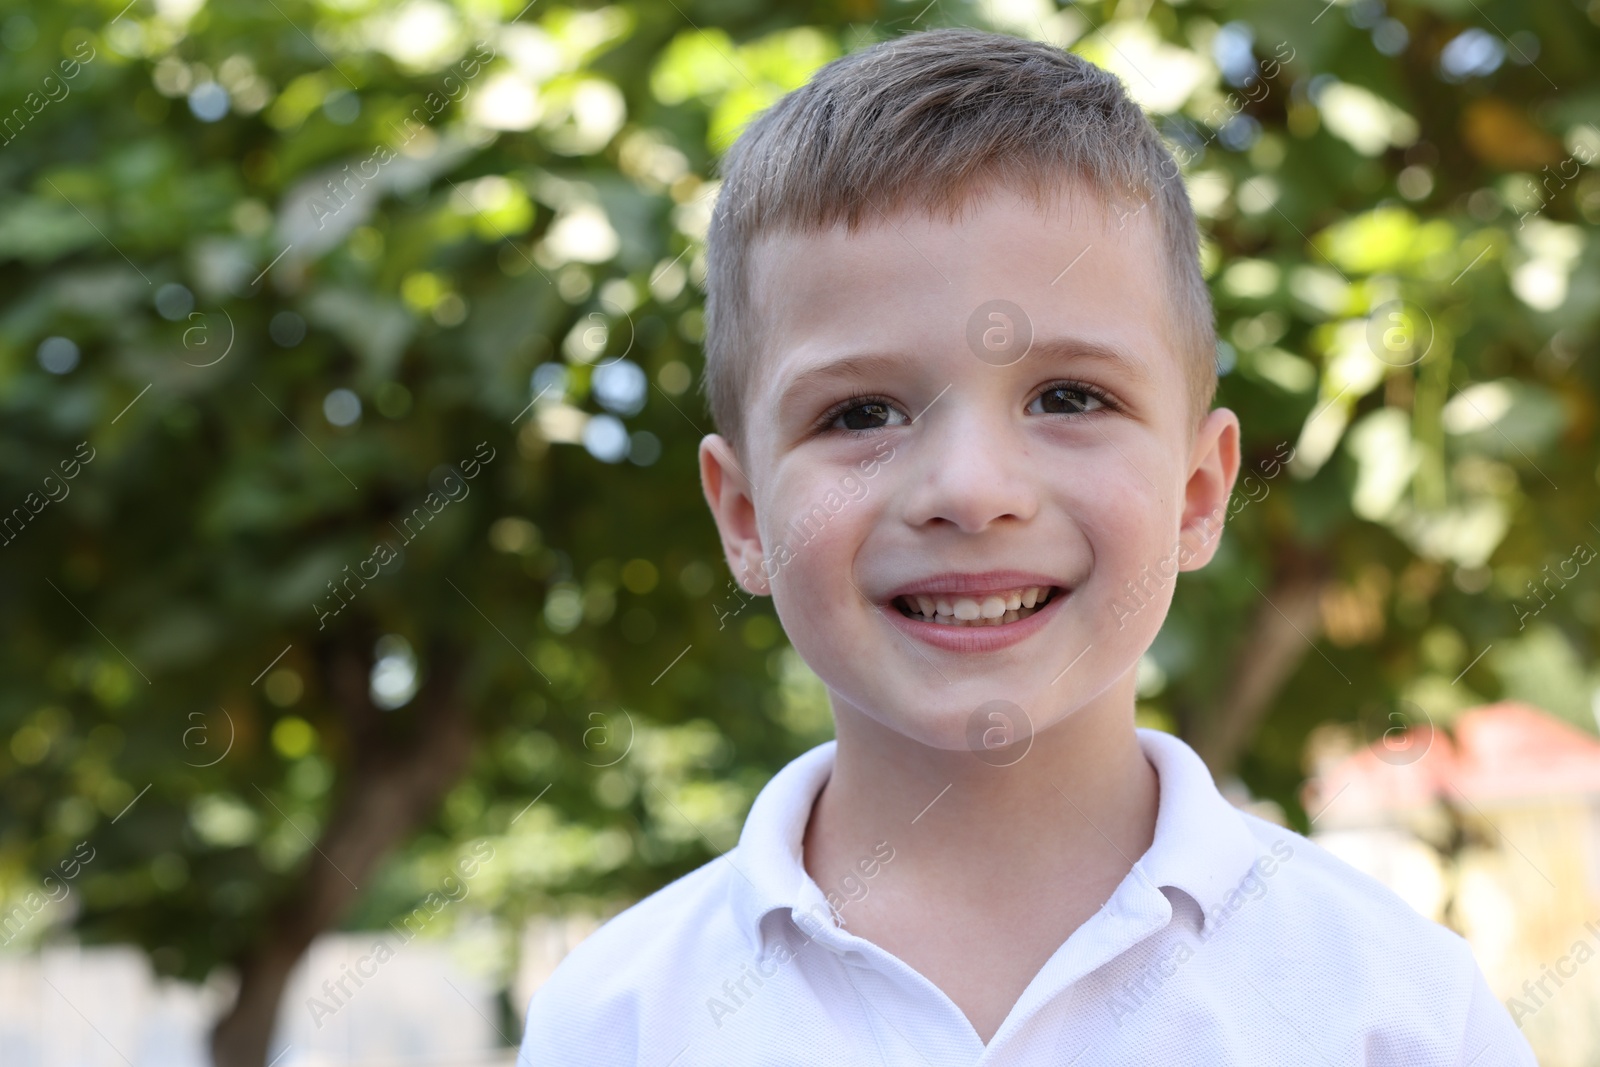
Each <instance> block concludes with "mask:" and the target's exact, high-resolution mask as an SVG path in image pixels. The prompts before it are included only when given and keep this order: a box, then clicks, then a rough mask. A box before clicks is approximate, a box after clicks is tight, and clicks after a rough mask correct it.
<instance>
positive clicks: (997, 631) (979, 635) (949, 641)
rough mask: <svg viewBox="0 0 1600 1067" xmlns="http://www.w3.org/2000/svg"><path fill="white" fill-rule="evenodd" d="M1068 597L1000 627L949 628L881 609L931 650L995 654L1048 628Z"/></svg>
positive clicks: (891, 608) (1063, 592)
mask: <svg viewBox="0 0 1600 1067" xmlns="http://www.w3.org/2000/svg"><path fill="white" fill-rule="evenodd" d="M1070 595H1071V592H1070V591H1068V590H1061V591H1059V592H1057V593H1056V594H1055V595H1054V596H1052V597H1051V598H1050V601H1049V603H1047V604H1045V606H1044V607H1042V608H1040V609H1039V610H1038V611H1036V612H1034V613H1033V614H1032V615H1029V616H1028V617H1027V618H1026V619H1018V620H1017V621H1016V622H1006V623H1001V624H1000V625H999V626H951V625H949V624H947V623H938V622H923V621H922V620H920V619H911V618H907V617H906V616H905V615H903V614H901V612H900V609H899V608H897V607H895V606H894V604H892V603H891V604H888V605H886V606H885V607H884V608H883V613H884V614H885V615H887V616H888V617H889V621H890V622H891V623H893V624H894V625H895V626H897V627H899V628H900V629H901V630H902V631H903V632H905V633H906V634H907V635H909V636H910V637H914V638H916V639H917V640H919V641H925V642H927V643H928V644H930V645H932V646H933V647H934V648H939V649H943V650H944V651H946V652H997V651H999V650H1000V649H1002V648H1010V647H1011V646H1012V645H1014V644H1017V643H1018V642H1019V641H1026V640H1027V639H1028V638H1030V637H1032V636H1033V635H1034V634H1036V633H1038V632H1039V631H1040V630H1042V629H1043V628H1044V627H1045V626H1047V625H1049V622H1050V619H1051V618H1052V617H1053V616H1054V615H1055V610H1056V607H1057V605H1059V604H1060V603H1061V602H1062V601H1064V600H1066V599H1067V597H1068V596H1070Z"/></svg>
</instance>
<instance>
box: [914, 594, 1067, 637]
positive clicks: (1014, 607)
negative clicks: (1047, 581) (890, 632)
mask: <svg viewBox="0 0 1600 1067" xmlns="http://www.w3.org/2000/svg"><path fill="white" fill-rule="evenodd" d="M1062 591H1063V590H1062V589H1061V587H1060V586H1054V585H1035V586H1025V587H1022V588H1018V589H1011V590H1007V591H1006V592H1003V593H992V594H989V595H987V596H982V597H973V596H951V595H949V594H937V593H926V594H925V593H916V594H912V595H910V596H897V597H895V598H894V600H893V601H891V603H892V604H894V606H895V607H896V608H897V609H899V611H900V614H902V615H904V616H905V617H906V618H908V619H916V620H918V621H919V622H932V623H938V624H939V625H941V626H969V627H971V626H1004V625H1006V624H1007V623H1012V622H1020V621H1021V620H1023V619H1026V618H1027V617H1028V616H1029V615H1032V614H1034V613H1036V612H1038V611H1040V610H1041V609H1043V608H1044V606H1045V605H1046V604H1048V603H1050V602H1051V600H1053V599H1054V598H1055V596H1056V594H1058V593H1060V592H1062Z"/></svg>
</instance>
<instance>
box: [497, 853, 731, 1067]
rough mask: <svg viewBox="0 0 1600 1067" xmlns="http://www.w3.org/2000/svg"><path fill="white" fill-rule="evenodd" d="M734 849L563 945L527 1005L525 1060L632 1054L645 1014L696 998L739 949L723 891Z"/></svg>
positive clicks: (660, 1015)
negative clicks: (575, 943)
mask: <svg viewBox="0 0 1600 1067" xmlns="http://www.w3.org/2000/svg"><path fill="white" fill-rule="evenodd" d="M737 852H738V850H737V849H735V850H734V851H733V852H732V853H730V854H729V855H728V856H725V857H720V858H718V859H715V860H712V861H711V862H710V863H707V864H705V865H704V866H702V867H699V868H696V869H695V870H693V871H691V872H689V873H688V874H686V875H684V876H683V877H682V878H679V879H678V880H677V881H675V882H672V883H670V884H669V885H667V886H665V887H663V888H661V889H659V890H657V891H656V892H655V893H652V894H651V895H650V896H648V897H646V898H644V899H643V900H641V901H639V902H638V903H636V904H634V905H633V906H632V907H629V908H628V909H626V910H625V911H622V912H620V913H619V914H617V915H616V916H614V917H613V918H611V919H609V920H607V921H606V922H605V923H604V924H603V925H602V926H601V927H600V928H599V929H597V930H595V931H594V933H592V934H590V935H589V936H588V937H587V938H585V939H584V940H583V941H582V942H581V943H580V944H579V945H578V946H577V947H576V948H574V949H573V950H572V951H571V952H570V953H568V955H567V956H566V957H565V958H564V959H563V960H562V961H561V963H560V964H559V965H557V967H556V969H555V971H554V972H553V973H552V974H551V975H550V977H549V979H547V980H546V981H545V983H544V984H543V985H541V986H540V987H539V988H538V990H536V991H535V993H534V994H533V998H532V1001H531V1002H530V1004H529V1006H528V1015H527V1026H526V1028H525V1030H524V1037H523V1045H522V1049H523V1052H524V1053H525V1054H526V1059H527V1060H528V1061H529V1062H531V1063H533V1064H535V1065H538V1067H544V1065H546V1064H550V1065H556V1064H561V1065H565V1064H568V1063H571V1064H579V1063H596V1062H606V1063H612V1062H633V1061H634V1060H635V1059H636V1058H637V1056H638V1054H639V1052H640V1050H641V1048H640V1040H639V1039H640V1033H641V1031H643V1030H646V1029H653V1027H652V1026H651V1025H650V1023H651V1021H652V1020H654V1019H670V1018H671V1017H672V1016H673V1015H680V1016H683V1015H686V1014H687V1013H688V1011H690V1010H691V1009H692V1006H693V1005H694V1004H695V1003H696V999H695V998H696V997H698V998H700V999H701V1000H703V999H704V998H705V997H706V996H707V995H708V994H707V992H706V989H707V987H708V985H711V986H714V985H715V982H713V981H711V980H710V979H711V976H712V975H714V974H720V972H721V970H726V969H727V965H728V964H727V961H729V960H735V961H736V960H738V959H739V958H741V955H747V954H748V953H746V952H744V947H745V941H746V938H745V936H744V934H743V933H742V932H741V931H740V930H739V929H738V927H737V924H736V923H735V922H734V918H733V913H732V911H731V909H730V907H729V900H728V890H729V879H730V878H736V877H738V875H737V873H735V870H734V867H733V866H732V865H731V864H733V863H737ZM733 966H734V969H735V970H736V969H737V963H734V964H733ZM717 980H718V981H720V979H717Z"/></svg>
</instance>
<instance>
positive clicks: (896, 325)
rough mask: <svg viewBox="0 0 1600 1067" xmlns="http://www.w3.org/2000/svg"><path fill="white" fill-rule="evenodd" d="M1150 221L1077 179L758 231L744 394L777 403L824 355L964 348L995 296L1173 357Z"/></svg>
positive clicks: (1066, 329) (1049, 320)
mask: <svg viewBox="0 0 1600 1067" xmlns="http://www.w3.org/2000/svg"><path fill="white" fill-rule="evenodd" d="M1154 216H1155V213H1154V211H1153V210H1151V209H1149V208H1145V209H1144V210H1140V207H1139V205H1138V204H1137V203H1132V204H1118V203H1116V202H1113V201H1110V200H1108V199H1106V198H1104V197H1101V196H1099V195H1097V194H1095V193H1094V192H1093V191H1090V190H1085V189H1081V188H1078V189H1065V190H1062V191H1061V192H1060V193H1058V194H1056V195H1055V196H1054V197H1053V198H1051V199H1050V200H1048V201H1047V202H1046V203H1044V204H1039V203H1036V202H1034V201H1033V200H1031V199H1030V198H1028V197H1025V196H1023V195H1021V194H1019V193H1014V192H1010V191H1009V190H999V191H997V192H996V194H995V195H992V196H985V197H981V198H974V199H973V200H971V201H970V202H968V203H965V204H963V205H961V210H960V212H959V213H958V214H957V215H956V216H955V217H954V218H949V217H946V216H944V215H939V214H933V215H930V214H929V213H927V212H923V211H901V212H899V213H897V214H895V215H886V216H880V217H879V220H878V221H877V222H874V223H868V224H866V225H863V226H862V227H861V228H859V229H857V230H855V231H853V232H852V231H848V230H847V229H846V228H845V227H844V226H843V225H842V224H841V225H839V226H835V227H832V228H830V229H826V230H820V231H813V232H807V233H794V232H778V233H770V234H766V235H763V236H762V237H761V238H760V239H758V240H757V241H755V242H753V244H752V247H751V253H750V260H749V264H750V273H749V279H750V286H749V297H750V306H751V310H752V313H753V317H754V320H755V323H754V324H755V327H756V328H755V330H754V332H753V335H752V336H753V337H754V338H756V339H757V348H758V349H759V351H758V352H757V353H752V355H754V356H755V358H756V359H757V360H758V367H757V368H756V369H755V373H754V374H753V375H752V378H751V379H750V381H751V382H752V388H751V390H750V393H751V396H750V399H752V400H753V399H755V398H756V397H757V396H759V395H761V394H762V393H763V392H766V394H767V399H768V400H773V399H776V397H777V394H778V392H781V390H782V388H783V384H784V381H786V380H787V379H790V378H792V377H794V376H795V375H796V374H801V373H805V372H806V370H807V369H808V367H809V365H810V364H813V363H815V362H817V361H818V360H819V359H821V358H823V354H824V353H826V352H830V351H837V350H840V349H858V350H861V351H866V350H873V351H885V350H895V349H900V348H904V347H905V346H917V347H919V348H923V347H926V346H929V345H934V346H941V347H942V346H945V345H949V346H962V345H965V344H966V340H967V334H968V332H969V328H970V326H971V317H972V315H974V314H978V315H980V316H981V315H982V309H983V308H985V307H987V306H988V305H990V304H992V303H995V302H1002V303H1007V304H1011V305H1013V306H1014V307H1015V308H1016V309H1017V310H1020V311H1021V313H1022V314H1023V315H1024V316H1025V317H1026V318H1028V319H1029V320H1030V321H1029V323H1028V325H1029V326H1031V327H1033V328H1035V329H1036V330H1041V331H1051V332H1053V333H1056V334H1064V335H1066V336H1088V337H1089V338H1090V339H1095V338H1099V339H1101V340H1105V341H1109V342H1116V341H1120V342H1122V344H1123V345H1124V346H1125V347H1129V348H1133V349H1137V350H1138V351H1139V352H1140V353H1141V354H1142V355H1145V357H1146V359H1147V360H1154V361H1159V359H1160V357H1159V356H1158V355H1157V353H1155V352H1152V351H1150V349H1152V348H1161V349H1165V350H1166V358H1170V359H1172V360H1174V361H1175V360H1176V358H1177V350H1176V349H1175V347H1174V346H1173V344H1172V330H1171V322H1170V319H1171V315H1170V309H1169V307H1168V306H1167V296H1166V293H1167V289H1168V286H1167V284H1166V281H1165V279H1166V271H1165V269H1164V264H1163V262H1162V256H1163V253H1162V246H1161V241H1160V239H1159V233H1158V229H1157V226H1156V224H1155V217H1154ZM1153 369H1156V370H1164V369H1166V368H1164V367H1156V368H1153ZM1171 369H1172V370H1177V369H1178V368H1177V367H1176V365H1174V366H1173V367H1172V368H1171ZM1163 377H1165V375H1163ZM1176 377H1178V378H1180V379H1181V377H1182V375H1176Z"/></svg>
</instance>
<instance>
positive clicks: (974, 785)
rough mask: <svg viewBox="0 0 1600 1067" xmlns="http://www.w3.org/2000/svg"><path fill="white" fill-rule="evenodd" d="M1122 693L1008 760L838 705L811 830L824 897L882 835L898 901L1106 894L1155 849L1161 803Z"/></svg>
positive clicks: (809, 851)
mask: <svg viewBox="0 0 1600 1067" xmlns="http://www.w3.org/2000/svg"><path fill="white" fill-rule="evenodd" d="M1123 688H1124V687H1123V686H1121V685H1118V686H1114V687H1113V688H1112V690H1108V691H1107V692H1106V693H1103V694H1101V696H1100V698H1098V699H1097V700H1095V701H1091V702H1090V703H1089V704H1086V705H1084V706H1083V707H1081V708H1079V709H1078V710H1076V711H1075V712H1073V713H1072V715H1071V716H1069V717H1068V718H1067V719H1066V720H1064V721H1063V722H1060V723H1057V724H1055V725H1053V726H1051V727H1050V728H1049V729H1047V730H1045V731H1043V732H1042V733H1039V734H1038V735H1036V736H1035V737H1034V738H1033V744H1032V747H1031V748H1030V749H1028V750H1027V754H1026V755H1025V756H1024V757H1023V758H1021V759H1020V760H1018V761H1017V762H1016V763H1014V764H1012V765H1011V766H1006V767H995V766H991V765H989V764H986V763H985V762H983V761H982V760H980V759H978V758H977V756H976V755H974V754H973V753H972V752H969V751H967V750H966V749H961V750H958V751H949V750H944V749H936V748H931V747H929V746H926V745H923V744H920V743H918V742H915V741H912V740H910V739H908V738H906V737H904V736H903V735H901V734H898V733H896V732H894V731H893V730H890V729H889V728H887V727H885V726H884V725H883V724H881V723H879V722H877V721H876V720H874V719H872V718H871V717H870V716H868V715H866V714H864V713H862V712H860V711H859V710H858V709H855V708H852V707H849V706H847V705H844V704H843V703H842V702H839V701H835V708H834V712H835V721H836V723H837V734H838V739H839V740H838V748H837V755H836V762H835V765H834V769H833V773H832V775H831V776H830V778H829V780H828V782H827V784H826V785H825V786H824V788H823V790H822V792H821V794H820V795H819V796H818V798H817V801H816V803H815V805H814V806H813V809H812V814H811V819H810V822H809V823H808V825H807V827H806V834H805V847H804V860H805V866H806V870H807V872H808V873H809V874H810V875H811V877H812V878H813V880H815V881H816V882H817V884H818V885H819V886H820V887H821V888H822V889H823V891H824V892H828V891H829V890H830V889H833V888H834V887H836V886H838V885H840V884H841V881H842V879H844V878H845V877H846V876H849V875H850V874H852V872H853V871H854V869H855V867H856V864H857V861H858V860H859V859H861V858H862V857H867V856H871V855H873V851H874V848H875V847H876V846H878V845H879V843H880V842H886V843H887V845H888V847H889V848H892V849H893V850H894V854H895V861H894V864H893V873H892V874H889V875H888V877H890V878H892V879H893V881H894V882H895V883H896V884H897V886H898V888H899V892H897V893H896V894H895V895H896V896H899V895H900V894H901V893H907V892H910V893H914V894H915V895H917V896H919V897H922V898H923V899H926V900H929V901H930V902H932V903H935V904H937V902H939V901H948V902H970V901H974V900H980V899H984V898H985V897H987V898H988V899H991V900H993V899H994V897H995V895H996V894H998V895H999V896H1000V897H1001V898H1003V899H1005V898H1009V899H1015V900H1018V901H1029V900H1038V899H1041V898H1040V896H1039V895H1040V894H1043V895H1044V897H1045V898H1046V899H1048V898H1049V897H1050V896H1052V895H1054V896H1059V895H1061V894H1063V893H1067V894H1072V893H1081V894H1085V895H1089V896H1093V895H1095V894H1098V893H1101V892H1102V891H1103V892H1104V894H1105V895H1109V892H1110V890H1111V889H1114V888H1115V886H1116V884H1117V883H1118V882H1120V881H1121V879H1122V877H1123V876H1124V875H1126V874H1127V872H1128V870H1129V868H1130V867H1131V866H1132V865H1133V863H1134V861H1136V860H1137V859H1138V858H1139V857H1140V856H1141V855H1143V854H1144V852H1145V851H1146V850H1147V849H1148V848H1149V847H1150V842H1151V840H1152V839H1153V838H1154V834H1155V819H1156V808H1157V800H1158V783H1157V778H1156V773H1155V769H1154V768H1153V767H1151V766H1150V764H1149V762H1148V761H1147V760H1146V759H1145V757H1144V753H1143V752H1142V751H1141V749H1140V748H1139V744H1138V738H1137V736H1136V735H1135V733H1134V730H1133V725H1132V719H1133V694H1132V692H1131V690H1130V691H1129V692H1127V693H1122V692H1120V690H1122V689H1123ZM855 877H856V878H859V875H856V876H855ZM845 884H847V885H848V884H850V883H845ZM1104 899H1105V896H1101V897H1100V899H1099V900H1095V901H1094V902H1093V906H1094V907H1098V906H1099V905H1100V904H1101V903H1103V902H1104ZM845 917H846V918H847V919H848V918H849V917H850V912H849V910H848V904H847V905H846V909H845Z"/></svg>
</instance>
